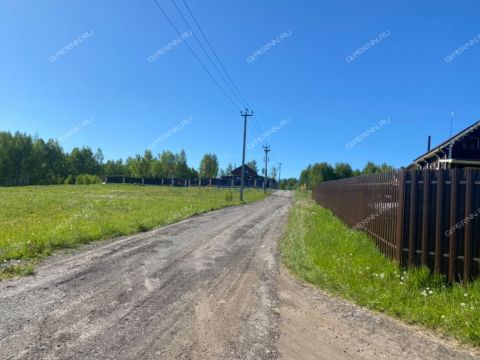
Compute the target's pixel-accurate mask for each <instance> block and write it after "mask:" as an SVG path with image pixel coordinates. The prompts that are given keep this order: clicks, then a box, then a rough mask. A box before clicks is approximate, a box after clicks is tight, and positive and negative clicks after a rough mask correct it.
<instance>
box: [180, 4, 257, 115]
mask: <svg viewBox="0 0 480 360" xmlns="http://www.w3.org/2000/svg"><path fill="white" fill-rule="evenodd" d="M171 1H172V4H173V6H175V9H177V11H178V13H179V14H180V16H181V17H182V19H183V22H184V23H185V25H187V27H188V28H190V29H191V28H192V26H190V23H189V22H188V20H187V18H186V17H185V15H183V12H182V11H181V10H180V8H179V7H178V6H177V3H176V2H175V0H171ZM193 37H194V38H195V40H196V41H197V43H198V45H199V46H200V48H201V49H202V51H203V53H204V54H205V55H206V56H207V58H208V60H209V61H210V63H211V64H212V65H213V67H214V68H215V70H217V72H218V73H219V74H220V77H221V78H222V80H223V82H224V83H225V85H227V87H228V88H229V89H230V91H231V92H232V94H233V96H235V97H236V99H237V101H238V102H239V103H240V104H242V105H243V106H245V107H248V105H247V104H246V103H244V102H243V101H242V99H241V98H240V97H239V96H238V95H237V94H236V92H235V90H234V89H233V88H232V86H231V85H230V84H229V83H228V81H227V79H225V76H224V75H223V74H222V72H221V71H220V69H219V68H218V66H217V64H215V62H214V61H213V60H212V58H211V56H210V54H209V53H208V52H207V50H205V47H204V46H203V44H202V43H201V42H200V39H199V38H198V36H197V34H195V32H193Z"/></svg>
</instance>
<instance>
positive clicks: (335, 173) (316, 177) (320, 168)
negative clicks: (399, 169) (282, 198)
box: [298, 161, 394, 189]
mask: <svg viewBox="0 0 480 360" xmlns="http://www.w3.org/2000/svg"><path fill="white" fill-rule="evenodd" d="M393 169H394V168H393V166H390V165H388V164H387V163H382V164H379V165H377V164H375V163H373V162H371V161H369V162H367V164H366V165H365V167H364V168H363V169H362V170H359V169H355V170H354V169H353V168H352V167H351V165H350V164H348V163H344V162H340V163H336V164H335V165H330V164H329V163H327V162H321V163H315V164H313V165H308V166H307V168H306V169H304V170H303V171H302V172H301V173H300V178H299V181H298V183H299V185H300V186H303V187H306V188H308V189H311V188H312V187H313V186H314V185H315V184H317V183H319V182H322V181H329V180H339V179H345V178H350V177H353V176H359V175H369V174H375V173H379V172H383V171H390V170H393Z"/></svg>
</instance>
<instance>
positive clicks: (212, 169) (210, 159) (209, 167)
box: [199, 154, 218, 178]
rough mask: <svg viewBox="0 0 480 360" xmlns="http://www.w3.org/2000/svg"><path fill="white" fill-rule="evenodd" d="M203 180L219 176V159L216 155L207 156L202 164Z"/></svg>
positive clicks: (201, 173) (201, 175)
mask: <svg viewBox="0 0 480 360" xmlns="http://www.w3.org/2000/svg"><path fill="white" fill-rule="evenodd" d="M199 173H200V177H201V178H215V177H217V174H218V158H217V155H215V154H205V155H204V156H203V158H202V161H201V162H200V169H199Z"/></svg>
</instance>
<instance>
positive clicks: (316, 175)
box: [0, 132, 392, 189]
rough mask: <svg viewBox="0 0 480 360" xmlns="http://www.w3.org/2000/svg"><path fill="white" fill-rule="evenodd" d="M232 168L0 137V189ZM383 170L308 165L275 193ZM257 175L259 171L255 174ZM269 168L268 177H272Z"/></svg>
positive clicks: (169, 155)
mask: <svg viewBox="0 0 480 360" xmlns="http://www.w3.org/2000/svg"><path fill="white" fill-rule="evenodd" d="M247 165H249V166H250V167H251V168H252V169H254V170H255V171H257V172H263V169H258V168H257V163H256V162H255V160H252V161H249V162H247ZM234 167H235V166H234V165H232V164H229V165H228V166H227V167H226V168H225V169H220V168H219V163H218V158H217V156H216V155H215V154H205V155H204V156H203V158H202V160H201V162H200V165H199V167H198V169H196V168H193V167H189V166H188V163H187V155H186V153H185V151H184V150H181V151H180V152H178V153H173V152H171V151H169V150H164V151H163V152H161V153H160V154H158V155H157V156H155V155H153V153H152V151H150V150H146V151H145V152H144V153H143V155H136V156H134V157H128V158H127V159H126V160H125V161H124V160H122V159H119V160H108V161H104V157H103V153H102V150H101V149H100V148H99V149H97V150H96V151H95V152H94V151H93V150H92V149H90V148H89V147H82V148H78V147H76V148H74V149H72V151H71V152H65V151H64V150H63V148H62V146H61V145H60V144H59V142H58V141H56V140H53V139H50V140H48V141H44V140H43V139H41V138H39V137H36V136H35V137H32V136H30V135H27V134H23V133H20V132H16V133H15V134H12V133H10V132H0V185H7V186H9V185H10V186H12V185H51V184H64V183H66V184H75V183H79V184H83V183H94V182H99V181H100V178H99V177H100V176H102V175H125V176H132V177H138V178H142V177H145V178H149V177H150V178H166V179H172V178H177V179H185V178H187V179H193V178H198V177H201V178H215V177H217V176H223V175H229V174H230V172H231V170H233V168H234ZM391 169H392V167H391V166H389V165H387V164H381V165H375V164H373V163H371V162H369V163H367V165H366V166H365V168H364V169H363V170H353V169H352V167H351V166H350V165H349V164H347V163H337V164H336V165H334V166H332V165H330V164H328V163H325V162H323V163H317V164H313V165H309V166H308V167H307V168H306V169H305V170H303V171H302V173H301V174H300V178H299V179H296V178H289V179H283V180H282V181H281V183H280V188H281V189H294V188H296V187H297V186H298V185H301V186H303V187H307V188H311V186H312V185H313V184H315V183H317V182H320V181H327V180H335V179H343V178H347V177H352V176H358V175H362V174H372V173H375V172H380V171H386V170H391ZM259 170H260V171H259ZM277 170H278V169H275V168H274V167H273V168H272V169H271V170H269V173H270V174H271V173H274V174H275V173H276V171H277Z"/></svg>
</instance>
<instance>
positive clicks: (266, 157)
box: [263, 145, 270, 193]
mask: <svg viewBox="0 0 480 360" xmlns="http://www.w3.org/2000/svg"><path fill="white" fill-rule="evenodd" d="M263 151H265V181H264V182H263V192H264V193H266V192H267V181H268V153H269V152H270V146H269V145H264V146H263Z"/></svg>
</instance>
